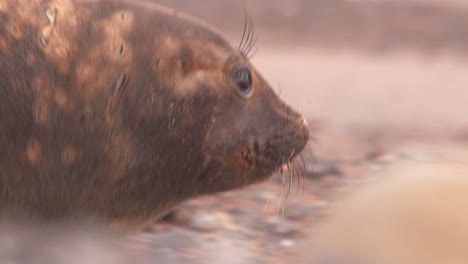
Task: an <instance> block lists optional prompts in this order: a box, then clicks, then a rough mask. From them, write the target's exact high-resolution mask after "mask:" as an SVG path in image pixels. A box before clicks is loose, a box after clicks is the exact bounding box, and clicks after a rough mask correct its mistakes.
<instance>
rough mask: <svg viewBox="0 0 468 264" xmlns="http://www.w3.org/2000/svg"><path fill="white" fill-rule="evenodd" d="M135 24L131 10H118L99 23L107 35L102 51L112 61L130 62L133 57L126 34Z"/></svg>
mask: <svg viewBox="0 0 468 264" xmlns="http://www.w3.org/2000/svg"><path fill="white" fill-rule="evenodd" d="M133 24H134V17H133V14H132V13H131V12H129V11H119V12H116V13H115V14H114V15H113V16H112V17H111V18H110V19H108V20H105V21H103V22H101V23H100V24H98V27H100V30H102V32H103V33H104V35H105V41H104V45H105V46H104V47H102V52H103V53H104V54H105V55H106V56H107V58H108V59H109V60H110V61H112V62H121V63H128V62H129V61H130V59H131V58H132V54H131V52H132V50H131V49H130V45H128V43H127V41H126V35H127V34H128V33H129V32H131V30H132V28H133Z"/></svg>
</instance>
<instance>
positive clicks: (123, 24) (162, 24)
mask: <svg viewBox="0 0 468 264" xmlns="http://www.w3.org/2000/svg"><path fill="white" fill-rule="evenodd" d="M0 25H1V26H0V207H1V213H3V214H5V215H7V216H15V215H25V216H27V217H30V218H38V219H45V220H47V221H49V220H57V219H63V218H68V217H70V218H73V217H75V216H79V215H80V216H81V215H87V216H93V217H98V218H99V219H102V220H104V221H110V222H112V223H125V224H127V225H139V224H143V223H145V222H147V221H150V220H153V219H154V218H155V217H158V216H160V215H161V214H162V213H164V212H166V211H167V210H169V209H170V208H172V207H174V206H175V205H177V204H178V203H180V202H182V201H185V200H187V199H191V198H194V197H197V196H200V195H205V194H213V193H217V192H222V191H226V190H232V189H236V188H241V187H243V186H247V185H249V184H253V183H257V182H260V181H263V180H265V179H268V178H269V177H270V176H271V175H272V174H273V173H274V172H275V171H277V170H278V169H280V168H282V167H283V165H284V164H286V163H288V162H290V161H291V160H293V159H294V158H295V157H296V156H297V155H298V154H299V153H300V152H301V151H302V150H303V149H304V147H305V145H306V144H307V142H308V139H309V134H310V132H309V129H308V126H307V124H306V122H305V120H304V118H303V116H302V115H300V114H299V113H297V112H296V111H294V110H293V109H292V108H291V107H289V106H288V105H286V104H285V103H284V102H283V101H281V100H280V99H279V98H278V96H277V95H276V93H275V92H274V91H273V90H272V89H271V87H270V86H269V85H268V83H267V82H266V81H265V80H264V79H263V77H262V76H261V75H260V74H259V72H258V71H257V70H256V69H255V68H254V67H253V66H252V64H251V63H250V62H249V59H248V56H246V55H247V54H245V53H244V52H242V50H239V49H238V48H234V47H232V46H231V45H230V44H229V43H228V42H227V41H226V40H225V38H224V37H223V36H222V34H220V33H219V32H218V31H217V30H216V29H214V28H213V27H212V26H209V25H207V24H205V23H204V22H200V21H199V20H197V19H195V18H192V17H190V16H188V15H185V14H182V13H180V12H177V11H174V10H171V9H168V8H165V7H162V6H159V5H157V4H155V3H151V2H146V1H143V0H138V1H134V0H113V1H110V0H103V1H98V0H96V1H93V0H73V1H71V0H35V1H29V0H1V1H0Z"/></svg>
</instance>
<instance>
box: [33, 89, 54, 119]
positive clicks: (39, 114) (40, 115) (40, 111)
mask: <svg viewBox="0 0 468 264" xmlns="http://www.w3.org/2000/svg"><path fill="white" fill-rule="evenodd" d="M49 107H50V106H49V101H48V100H47V99H46V98H45V97H44V96H39V97H38V98H36V100H35V102H34V105H33V111H34V120H35V121H36V122H37V123H38V124H41V125H46V124H47V122H48V120H49V111H50V110H49Z"/></svg>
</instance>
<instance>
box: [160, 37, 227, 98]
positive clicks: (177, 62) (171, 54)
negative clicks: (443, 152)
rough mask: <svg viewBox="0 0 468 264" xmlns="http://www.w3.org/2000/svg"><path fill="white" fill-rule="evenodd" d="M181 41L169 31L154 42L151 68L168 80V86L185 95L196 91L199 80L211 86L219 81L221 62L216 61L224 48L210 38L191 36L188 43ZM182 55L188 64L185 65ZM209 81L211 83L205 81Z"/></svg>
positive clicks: (225, 55) (178, 95)
mask: <svg viewBox="0 0 468 264" xmlns="http://www.w3.org/2000/svg"><path fill="white" fill-rule="evenodd" d="M156 38H157V39H158V38H160V36H157V37H156ZM182 41H183V40H181V39H179V38H176V37H173V36H170V35H168V36H166V37H164V38H163V39H162V40H160V41H159V42H157V43H158V50H157V52H155V56H154V58H153V61H154V63H153V71H155V72H158V73H159V74H160V76H161V78H162V79H163V81H164V82H165V83H167V84H170V85H168V87H171V89H172V91H173V92H174V93H175V95H176V96H177V97H180V98H186V97H190V96H191V95H193V94H195V92H197V91H198V89H199V88H200V87H201V86H202V85H201V84H205V85H204V86H205V87H214V86H216V83H220V82H221V79H222V78H221V73H222V65H220V64H219V62H222V61H224V58H227V57H228V56H227V54H226V51H225V50H224V49H222V48H220V47H217V46H216V45H214V44H212V43H210V42H199V41H195V40H194V41H192V42H191V43H190V45H186V46H184V44H183V42H182ZM184 49H189V52H190V55H189V56H191V57H190V58H184V54H182V53H183V52H186V51H184ZM204 54H208V56H204ZM182 59H184V60H185V63H186V64H187V65H185V67H186V68H185V69H184V65H183V61H182ZM217 77H219V78H217ZM208 81H209V82H212V83H211V85H207V84H208V83H207V82H208Z"/></svg>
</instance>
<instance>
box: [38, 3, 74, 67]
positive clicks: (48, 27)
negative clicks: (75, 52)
mask: <svg viewBox="0 0 468 264" xmlns="http://www.w3.org/2000/svg"><path fill="white" fill-rule="evenodd" d="M43 16H44V17H45V18H46V23H45V25H44V26H43V27H42V28H41V37H40V45H39V46H40V47H41V48H42V50H43V51H44V53H45V54H46V56H48V57H50V58H52V59H54V60H55V61H56V62H57V64H58V65H59V68H60V69H61V70H62V72H65V71H67V68H66V65H68V63H67V58H68V57H69V56H70V53H71V50H72V43H73V38H74V36H75V34H76V31H77V24H78V22H77V21H78V18H77V14H76V13H75V7H74V6H73V4H72V3H71V1H63V0H61V1H52V2H51V3H49V4H48V6H47V7H46V9H45V11H44V13H43Z"/></svg>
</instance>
